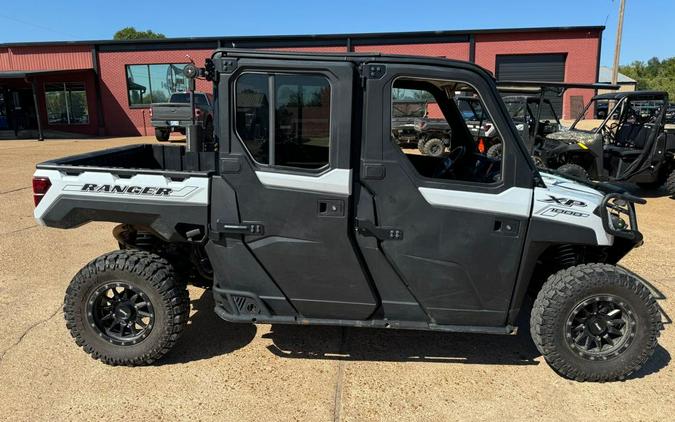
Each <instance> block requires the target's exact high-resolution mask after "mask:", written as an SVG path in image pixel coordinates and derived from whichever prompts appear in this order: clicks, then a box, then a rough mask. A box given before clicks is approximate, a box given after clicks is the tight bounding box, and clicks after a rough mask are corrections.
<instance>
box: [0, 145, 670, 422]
mask: <svg viewBox="0 0 675 422" xmlns="http://www.w3.org/2000/svg"><path fill="white" fill-rule="evenodd" d="M142 141H145V142H151V139H150V138H127V139H102V140H77V141H75V140H72V141H70V140H66V141H47V142H42V143H38V142H33V141H3V142H0V174H1V176H2V177H0V235H2V238H1V240H0V380H1V382H0V420H1V419H7V420H13V421H15V420H31V421H34V420H62V419H66V420H73V419H86V420H118V419H122V418H126V417H131V418H133V419H150V418H152V419H162V420H175V419H193V420H210V419H218V420H272V419H274V420H317V421H329V420H383V421H384V420H394V419H396V420H398V419H403V420H467V419H482V420H495V419H498V420H503V419H520V420H522V419H528V418H537V419H544V420H552V419H556V420H557V419H563V418H564V419H566V420H596V421H597V420H600V419H603V420H667V419H670V418H672V415H673V413H674V412H675V396H674V395H673V393H672V392H673V387H675V369H674V368H675V366H674V365H672V364H670V360H671V356H670V351H673V350H675V329H673V327H668V328H667V329H666V331H665V332H663V334H662V336H661V338H660V346H659V347H658V349H657V350H656V353H655V355H654V357H653V358H652V359H651V360H650V361H649V362H648V364H647V366H646V367H645V368H644V369H643V370H642V371H641V372H640V373H638V374H637V375H636V376H634V377H633V378H631V379H629V380H627V381H625V382H617V383H608V384H593V383H577V382H572V381H568V380H565V379H563V378H561V377H559V376H558V375H556V374H555V373H554V372H553V371H552V370H551V369H550V368H549V367H548V366H547V365H546V363H545V362H544V361H543V359H542V358H541V356H540V355H539V354H538V353H537V351H536V349H535V347H534V345H533V344H532V342H531V340H530V339H529V336H528V331H527V327H524V329H523V327H521V330H520V334H518V335H517V336H511V337H507V336H488V335H468V334H438V333H419V332H403V331H402V332H397V331H378V330H368V329H341V328H335V327H295V326H270V325H260V326H251V325H235V324H229V323H226V322H224V321H221V320H219V319H218V317H216V316H215V314H214V313H213V312H212V307H213V301H212V299H211V298H210V297H209V295H208V294H202V291H201V290H199V289H191V290H190V295H191V300H192V311H191V319H190V322H189V325H188V328H187V330H186V332H185V334H184V336H183V337H182V338H181V340H180V342H179V343H178V345H177V347H176V348H175V349H174V350H173V351H172V352H171V353H170V354H169V355H167V356H166V358H165V359H163V360H162V361H160V362H158V363H157V364H156V365H155V366H150V367H141V368H123V367H110V366H106V365H104V364H102V363H99V362H98V361H94V360H93V359H91V358H90V357H89V356H88V355H86V354H85V353H84V352H82V351H81V350H80V349H79V348H78V347H77V346H76V345H75V343H74V342H73V341H72V339H71V338H70V335H69V334H68V332H67V330H66V328H65V323H64V320H63V316H62V312H61V304H62V300H63V294H64V291H65V288H66V286H67V284H68V282H69V281H70V279H71V277H72V276H73V275H74V274H75V273H76V272H77V271H78V270H79V268H80V267H82V266H83V265H84V264H86V263H87V262H88V261H89V260H91V259H93V258H94V257H96V256H98V255H100V254H102V253H104V252H107V251H110V250H113V249H115V247H116V245H115V242H114V241H113V238H112V236H111V233H110V231H111V229H112V227H113V225H112V224H104V223H94V224H88V225H85V226H83V227H80V228H78V229H74V230H56V229H48V228H43V227H38V226H36V224H35V221H34V220H33V217H32V208H33V205H32V198H31V190H30V178H31V174H32V172H33V169H34V165H35V163H37V162H40V161H43V160H46V159H49V158H54V157H58V156H63V155H68V154H75V153H81V152H85V151H90V150H96V149H100V148H104V147H110V146H117V145H123V144H128V143H137V142H142ZM641 193H642V194H644V195H645V196H647V197H650V198H649V202H648V204H647V205H644V206H640V207H639V210H638V216H639V221H640V229H641V230H642V231H643V233H644V234H645V245H644V246H643V247H641V248H638V249H636V250H635V251H633V252H632V253H631V254H630V255H629V256H628V257H627V258H626V259H624V260H623V261H622V265H624V266H626V267H627V268H629V269H631V270H632V271H634V272H636V273H637V274H639V275H641V276H643V277H644V278H645V279H647V280H650V281H651V282H652V283H653V284H654V285H655V286H656V287H657V288H659V289H660V290H661V291H662V292H664V293H665V294H666V296H672V295H673V294H675V267H674V266H673V256H674V251H675V242H674V241H673V237H674V236H675V218H673V217H675V212H674V211H673V204H675V202H673V200H672V199H670V198H666V197H664V196H663V195H659V192H641ZM661 304H662V306H663V307H664V308H665V309H666V311H667V312H668V313H669V314H670V315H675V306H674V305H673V301H672V300H665V301H663V302H661ZM668 415H670V416H668ZM670 420H672V419H670Z"/></svg>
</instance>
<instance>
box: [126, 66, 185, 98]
mask: <svg viewBox="0 0 675 422" xmlns="http://www.w3.org/2000/svg"><path fill="white" fill-rule="evenodd" d="M184 67H185V63H173V64H132V65H127V66H126V73H127V93H128V96H129V105H130V106H143V105H146V104H152V103H162V102H167V101H169V98H170V97H171V94H173V93H174V92H183V91H187V79H186V78H185V76H183V68H184Z"/></svg>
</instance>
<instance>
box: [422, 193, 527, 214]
mask: <svg viewBox="0 0 675 422" xmlns="http://www.w3.org/2000/svg"><path fill="white" fill-rule="evenodd" d="M419 191H420V193H421V194H422V196H423V197H424V199H425V200H426V201H427V202H428V203H429V204H431V205H434V206H437V207H443V208H459V209H465V210H474V211H482V212H489V213H496V214H507V215H515V216H519V217H529V216H530V210H531V209H532V189H525V188H509V189H507V190H505V191H504V192H500V193H498V194H491V193H479V192H465V191H458V190H451V189H436V188H424V187H420V188H419Z"/></svg>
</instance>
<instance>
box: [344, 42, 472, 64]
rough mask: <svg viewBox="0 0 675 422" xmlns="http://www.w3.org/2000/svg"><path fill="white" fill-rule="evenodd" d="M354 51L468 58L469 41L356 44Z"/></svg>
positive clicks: (458, 58)
mask: <svg viewBox="0 0 675 422" xmlns="http://www.w3.org/2000/svg"><path fill="white" fill-rule="evenodd" d="M354 51H356V52H359V53H366V52H379V53H384V54H404V55H413V56H431V57H446V58H449V59H457V60H469V43H468V42H465V43H461V42H455V43H439V44H398V45H357V46H356V47H355V48H354Z"/></svg>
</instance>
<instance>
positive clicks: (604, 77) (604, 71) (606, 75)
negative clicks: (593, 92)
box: [598, 66, 637, 84]
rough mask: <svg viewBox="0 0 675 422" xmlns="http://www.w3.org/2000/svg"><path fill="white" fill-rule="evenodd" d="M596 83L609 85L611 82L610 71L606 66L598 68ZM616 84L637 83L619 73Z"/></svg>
mask: <svg viewBox="0 0 675 422" xmlns="http://www.w3.org/2000/svg"><path fill="white" fill-rule="evenodd" d="M598 82H600V83H610V82H612V69H611V68H609V67H607V66H600V73H598ZM617 83H620V84H636V83H637V81H636V80H635V79H633V78H630V77H628V76H626V75H624V74H623V73H619V78H618V79H617Z"/></svg>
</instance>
